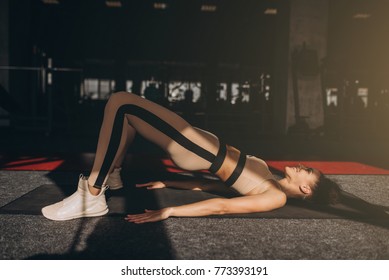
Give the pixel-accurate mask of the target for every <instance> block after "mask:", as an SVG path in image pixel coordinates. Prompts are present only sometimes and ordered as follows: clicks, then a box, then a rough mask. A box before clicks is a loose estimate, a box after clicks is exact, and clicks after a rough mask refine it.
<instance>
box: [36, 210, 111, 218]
mask: <svg viewBox="0 0 389 280" xmlns="http://www.w3.org/2000/svg"><path fill="white" fill-rule="evenodd" d="M108 211H109V209H108V208H107V209H105V210H103V211H100V212H97V213H90V214H79V215H75V216H71V217H66V218H53V217H49V216H46V215H45V214H44V213H43V211H42V214H43V216H44V217H45V218H47V219H49V220H52V221H68V220H74V219H79V218H91V217H98V216H103V215H105V214H107V213H108Z"/></svg>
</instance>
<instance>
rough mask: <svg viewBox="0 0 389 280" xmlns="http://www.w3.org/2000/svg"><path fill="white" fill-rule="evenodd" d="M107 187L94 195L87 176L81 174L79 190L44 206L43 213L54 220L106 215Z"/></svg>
mask: <svg viewBox="0 0 389 280" xmlns="http://www.w3.org/2000/svg"><path fill="white" fill-rule="evenodd" d="M106 189H107V187H103V188H101V191H100V193H99V194H98V195H97V196H94V195H92V194H91V193H90V191H89V188H88V180H87V178H86V177H84V176H83V175H82V174H81V175H80V179H79V181H78V188H77V191H76V192H75V193H74V194H72V195H71V196H69V197H67V198H65V199H64V200H62V201H60V202H57V203H54V204H51V205H49V206H46V207H44V208H42V214H43V216H45V217H46V218H47V219H50V220H54V221H66V220H71V219H77V218H82V217H96V216H102V215H105V214H107V213H108V205H107V202H106V200H105V195H104V192H105V190H106Z"/></svg>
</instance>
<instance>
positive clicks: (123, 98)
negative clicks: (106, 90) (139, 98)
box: [105, 91, 134, 112]
mask: <svg viewBox="0 0 389 280" xmlns="http://www.w3.org/2000/svg"><path fill="white" fill-rule="evenodd" d="M133 102H134V94H132V93H129V92H125V91H120V92H116V93H113V94H112V95H111V96H110V97H109V99H108V102H107V104H106V105H105V112H107V111H112V110H115V111H116V110H117V109H118V108H119V107H120V106H121V105H124V104H131V103H133Z"/></svg>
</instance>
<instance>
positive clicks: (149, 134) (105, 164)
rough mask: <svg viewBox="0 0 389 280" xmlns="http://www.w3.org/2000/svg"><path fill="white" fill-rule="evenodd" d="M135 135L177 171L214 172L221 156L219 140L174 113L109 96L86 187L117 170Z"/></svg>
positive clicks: (123, 96)
mask: <svg viewBox="0 0 389 280" xmlns="http://www.w3.org/2000/svg"><path fill="white" fill-rule="evenodd" d="M135 133H139V134H140V135H141V136H143V137H144V138H146V139H148V140H149V141H151V142H153V143H155V144H156V145H158V146H159V147H161V148H162V149H163V150H164V151H166V153H167V154H168V155H169V156H170V157H171V159H172V160H173V162H174V163H175V164H176V165H177V166H178V167H180V168H182V169H185V170H189V171H194V170H202V169H209V170H211V171H217V170H218V169H219V168H220V166H221V164H222V162H223V158H224V156H225V149H224V148H222V149H219V147H225V146H224V145H223V144H220V142H219V139H218V138H217V137H216V136H215V135H213V134H211V133H209V132H206V131H204V130H201V129H198V128H195V127H192V126H191V125H190V124H189V123H188V122H186V121H185V120H184V119H182V118H181V117H180V116H178V115H177V114H175V113H174V112H172V111H170V110H168V109H166V108H164V107H162V106H160V105H158V104H156V103H153V102H151V101H149V100H147V99H144V98H141V97H140V96H137V95H134V94H131V93H127V92H119V93H115V94H113V95H112V96H111V97H110V98H109V100H108V102H107V104H106V106H105V110H104V119H103V123H102V126H101V129H100V134H99V140H98V144H97V151H96V158H95V161H94V164H93V168H92V171H91V174H90V176H89V178H88V183H89V185H91V186H95V187H97V188H101V187H102V186H104V184H105V181H106V180H107V178H108V174H109V173H110V172H112V170H113V168H114V167H116V166H120V164H121V161H122V160H123V158H124V156H125V152H126V149H127V147H128V145H129V144H130V143H131V142H132V140H133V138H134V135H135Z"/></svg>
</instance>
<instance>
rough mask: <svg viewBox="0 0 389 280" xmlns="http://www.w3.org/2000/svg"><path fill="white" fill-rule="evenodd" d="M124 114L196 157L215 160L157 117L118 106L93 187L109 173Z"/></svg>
mask: <svg viewBox="0 0 389 280" xmlns="http://www.w3.org/2000/svg"><path fill="white" fill-rule="evenodd" d="M125 114H129V115H133V116H136V117H138V118H140V119H141V120H143V121H145V122H147V123H148V124H150V125H151V126H153V127H154V128H156V129H158V130H159V131H161V132H162V133H164V134H165V135H166V136H168V137H170V138H171V139H172V140H173V141H175V142H177V143H178V144H180V145H181V146H183V147H184V148H185V149H187V150H189V151H191V152H193V153H195V154H197V155H198V156H200V157H202V158H203V159H205V160H207V161H209V162H213V161H214V160H215V158H216V156H215V155H214V154H212V153H211V152H209V151H207V150H205V149H204V148H202V147H200V146H199V145H197V144H195V143H193V142H192V141H190V140H189V139H188V138H186V137H185V136H184V135H182V134H181V133H180V132H179V131H178V130H177V129H175V128H174V127H173V126H171V125H170V124H168V123H167V122H165V121H164V120H162V119H161V118H159V117H158V116H156V115H154V114H153V113H151V112H149V111H147V110H146V109H144V108H142V107H139V106H137V105H134V104H126V105H122V106H120V107H119V109H118V110H117V112H116V115H115V120H114V124H113V128H112V133H111V138H110V141H109V145H108V148H107V152H106V154H105V158H104V161H103V164H102V166H101V169H100V172H99V175H98V177H97V179H96V183H95V186H97V187H101V186H102V185H103V182H104V179H105V177H106V176H107V174H108V172H109V168H110V167H111V165H112V162H113V160H114V158H115V155H116V153H117V150H118V148H119V144H120V139H121V136H122V130H123V122H124V117H125Z"/></svg>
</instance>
